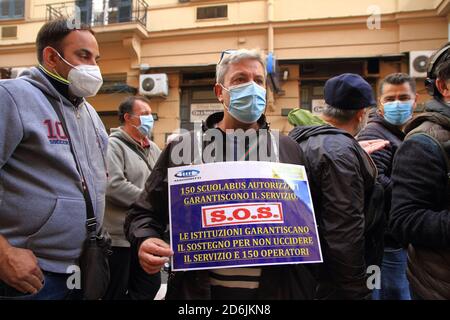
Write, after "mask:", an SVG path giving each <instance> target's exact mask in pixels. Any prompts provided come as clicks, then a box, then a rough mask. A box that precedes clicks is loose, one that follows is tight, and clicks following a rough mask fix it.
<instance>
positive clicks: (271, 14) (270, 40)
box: [267, 0, 275, 111]
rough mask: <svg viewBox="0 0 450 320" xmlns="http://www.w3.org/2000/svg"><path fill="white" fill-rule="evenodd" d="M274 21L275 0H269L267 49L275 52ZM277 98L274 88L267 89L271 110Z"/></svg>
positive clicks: (268, 104)
mask: <svg viewBox="0 0 450 320" xmlns="http://www.w3.org/2000/svg"><path fill="white" fill-rule="evenodd" d="M273 21H274V0H267V23H268V28H267V51H268V52H271V53H273V51H274V47H275V45H274V31H273V24H272V22H273ZM274 103H275V98H274V96H273V92H272V90H267V106H268V107H269V110H270V111H275V108H274Z"/></svg>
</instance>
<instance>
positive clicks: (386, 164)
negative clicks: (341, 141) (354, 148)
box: [358, 126, 394, 194]
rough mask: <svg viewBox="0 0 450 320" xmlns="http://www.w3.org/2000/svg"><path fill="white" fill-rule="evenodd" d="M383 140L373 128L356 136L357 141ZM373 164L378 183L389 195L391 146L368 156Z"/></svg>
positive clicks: (382, 136)
mask: <svg viewBox="0 0 450 320" xmlns="http://www.w3.org/2000/svg"><path fill="white" fill-rule="evenodd" d="M376 139H385V137H384V135H383V133H382V132H380V131H379V130H377V128H376V127H374V126H367V127H366V128H365V129H364V130H363V131H361V133H360V134H359V135H358V141H367V140H376ZM370 157H371V158H372V160H373V162H374V163H375V165H376V166H377V169H378V178H377V179H378V181H379V182H380V183H381V185H382V186H383V188H384V190H385V191H386V192H388V193H389V194H390V193H391V189H392V181H391V166H392V161H393V157H394V153H393V150H392V146H391V145H388V146H387V147H385V148H384V149H382V150H379V151H376V152H374V153H372V154H371V155H370Z"/></svg>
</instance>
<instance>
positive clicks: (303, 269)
mask: <svg viewBox="0 0 450 320" xmlns="http://www.w3.org/2000/svg"><path fill="white" fill-rule="evenodd" d="M216 82H217V83H216V85H215V87H214V89H215V93H216V96H217V98H218V100H219V101H220V102H221V103H222V104H223V106H224V111H223V112H217V113H214V114H212V115H210V116H209V117H208V118H207V119H205V121H204V123H203V125H202V126H201V127H199V128H198V129H199V130H198V131H194V132H192V131H191V132H186V133H184V134H183V135H180V136H178V137H177V138H176V139H175V140H172V141H171V142H170V143H168V145H167V146H166V148H165V149H164V150H163V152H162V154H161V156H160V158H159V160H158V162H157V164H156V167H155V169H154V170H153V172H152V174H151V176H150V177H149V182H147V183H146V185H145V189H144V191H143V192H142V194H141V196H140V197H139V199H138V200H137V201H136V202H135V203H134V204H133V206H132V207H131V209H130V210H129V211H128V215H127V219H126V222H125V232H126V234H127V238H128V240H129V241H130V242H131V243H132V244H134V245H136V246H137V247H138V248H139V250H138V257H139V261H140V263H141V265H142V267H143V268H144V270H145V271H146V272H147V273H149V274H157V273H159V271H160V269H161V268H162V267H163V266H164V263H167V262H168V261H169V257H171V256H172V255H173V252H172V250H171V249H170V246H169V244H168V243H167V242H166V241H168V240H167V239H165V232H164V230H166V227H167V225H168V223H169V208H168V203H169V201H168V184H167V179H168V178H167V171H168V170H167V169H168V168H171V167H176V166H180V165H189V164H191V163H193V162H194V161H195V160H196V159H195V158H194V155H195V152H190V151H189V156H188V157H186V161H180V162H179V161H178V157H177V155H178V154H179V152H176V151H175V150H178V147H179V146H180V145H183V141H184V140H187V141H188V143H187V145H188V146H191V145H193V144H194V142H195V138H196V136H197V135H198V136H200V137H202V136H205V135H206V134H207V133H208V132H214V133H216V134H215V135H214V137H215V139H214V141H211V140H210V139H204V141H203V142H202V143H199V144H198V148H199V149H201V150H200V151H202V152H203V151H205V150H207V149H209V148H210V147H211V145H213V144H214V143H215V142H216V140H218V141H219V140H220V142H221V143H220V145H221V147H223V151H224V154H221V151H222V150H221V149H222V148H221V149H220V150H218V149H216V150H215V151H216V152H215V153H214V154H209V153H208V154H203V155H202V158H201V159H200V160H199V161H201V162H203V163H210V162H223V161H243V160H248V159H249V158H250V157H253V156H255V161H277V162H282V163H291V164H302V159H301V150H300V147H299V146H298V144H297V143H296V142H295V141H293V140H292V139H290V138H289V137H286V136H281V135H280V136H279V139H278V141H275V140H276V139H275V138H274V137H273V136H274V135H275V134H274V132H273V131H271V130H270V129H269V124H268V122H267V121H266V117H265V115H264V111H265V108H266V89H265V87H266V68H265V61H264V58H263V56H262V54H261V52H259V51H258V50H245V49H241V50H233V51H224V52H223V54H222V57H221V59H220V61H219V63H218V65H217V69H216ZM239 129H241V130H239ZM235 131H243V132H244V131H245V132H248V131H251V132H254V133H255V136H256V138H255V142H256V143H255V144H252V145H248V143H247V142H245V143H242V144H243V145H244V144H245V152H243V153H244V154H242V157H241V155H239V156H238V154H237V153H234V152H229V151H230V150H233V149H234V148H235V147H236V148H238V147H240V143H236V141H235V140H234V139H231V138H230V136H232V133H233V132H235ZM267 132H268V135H267V136H266V137H267V140H265V139H262V137H263V135H264V133H267ZM194 149H195V148H194ZM258 149H259V150H264V152H258V151H256V150H258ZM182 151H183V152H185V151H188V150H184V149H182ZM255 151H256V152H255ZM266 151H267V152H266ZM205 153H206V152H205ZM262 153H264V154H267V153H269V154H271V155H272V156H273V157H270V158H271V159H261V158H262V157H261V156H260V155H261V154H262ZM219 154H221V156H219ZM230 154H231V155H230ZM183 160H184V159H183ZM226 174H227V173H226V172H223V175H224V176H226ZM172 214H173V213H172ZM176 214H180V215H182V214H185V212H177V213H176ZM164 240H166V241H164ZM314 290H315V280H314V278H313V277H312V274H311V273H310V270H309V269H308V267H307V266H305V265H279V266H278V265H274V266H264V267H246V268H228V269H211V270H191V271H186V272H181V271H177V272H173V273H171V275H170V277H169V282H168V284H167V296H166V299H177V300H180V299H207V300H209V299H211V300H224V299H236V300H255V299H311V298H312V297H313V294H314Z"/></svg>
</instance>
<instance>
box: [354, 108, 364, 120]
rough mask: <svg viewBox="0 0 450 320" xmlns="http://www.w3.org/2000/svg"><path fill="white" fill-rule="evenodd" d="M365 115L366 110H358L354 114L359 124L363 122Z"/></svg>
mask: <svg viewBox="0 0 450 320" xmlns="http://www.w3.org/2000/svg"><path fill="white" fill-rule="evenodd" d="M365 114H366V109H365V108H363V109H361V110H359V111H358V112H357V113H356V119H358V121H359V122H361V121H363V119H364V116H365Z"/></svg>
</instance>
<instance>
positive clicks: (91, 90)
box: [67, 64, 103, 97]
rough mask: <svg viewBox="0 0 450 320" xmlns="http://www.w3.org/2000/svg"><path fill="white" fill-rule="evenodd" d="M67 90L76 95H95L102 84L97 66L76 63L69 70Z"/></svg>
mask: <svg viewBox="0 0 450 320" xmlns="http://www.w3.org/2000/svg"><path fill="white" fill-rule="evenodd" d="M67 80H69V82H70V84H69V91H70V92H71V93H72V94H73V95H75V96H77V97H92V96H95V95H96V94H97V92H98V90H100V88H101V86H102V84H103V78H102V74H101V72H100V68H99V67H98V66H91V65H84V64H83V65H78V66H76V67H73V69H72V70H70V71H69V77H68V79H67Z"/></svg>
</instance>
